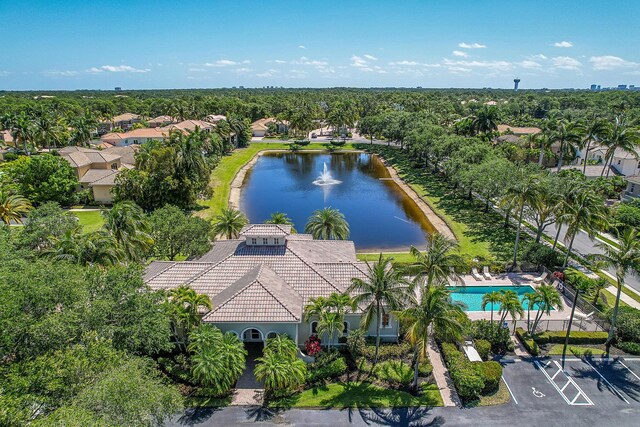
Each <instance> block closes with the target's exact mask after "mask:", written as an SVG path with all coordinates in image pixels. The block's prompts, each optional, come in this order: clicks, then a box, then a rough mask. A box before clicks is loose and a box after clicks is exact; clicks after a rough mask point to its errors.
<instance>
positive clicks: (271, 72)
mask: <svg viewBox="0 0 640 427" xmlns="http://www.w3.org/2000/svg"><path fill="white" fill-rule="evenodd" d="M277 74H280V71H279V70H276V69H275V68H271V69H268V70H267V71H265V72H262V73H258V74H256V76H257V77H273V76H275V75H277Z"/></svg>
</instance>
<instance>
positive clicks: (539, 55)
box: [530, 53, 547, 60]
mask: <svg viewBox="0 0 640 427" xmlns="http://www.w3.org/2000/svg"><path fill="white" fill-rule="evenodd" d="M530 59H531V60H535V59H542V60H545V59H547V57H546V56H544V55H543V54H542V53H539V54H537V55H533V56H531V58H530Z"/></svg>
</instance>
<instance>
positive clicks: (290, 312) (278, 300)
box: [238, 264, 302, 319]
mask: <svg viewBox="0 0 640 427" xmlns="http://www.w3.org/2000/svg"><path fill="white" fill-rule="evenodd" d="M263 265H264V264H263ZM270 270H271V269H270ZM271 271H273V270H271ZM274 273H275V275H276V276H278V273H276V272H275V271H274ZM278 277H279V278H280V280H282V282H283V283H284V284H285V285H287V287H289V288H291V290H292V291H293V292H295V293H296V294H297V295H298V296H299V297H300V298H302V296H301V295H300V294H298V292H296V290H295V289H293V287H292V286H291V285H289V284H288V283H287V282H286V281H285V280H284V279H283V278H282V277H280V276H278ZM256 282H257V283H258V284H259V285H260V286H261V287H262V289H264V290H265V291H266V292H267V293H268V294H269V295H271V297H272V298H273V299H274V300H276V301H277V303H278V304H280V305H281V306H282V307H283V308H284V309H285V310H287V312H288V313H289V314H290V315H292V316H293V317H294V318H296V319H298V318H299V317H298V316H297V315H296V314H295V313H294V312H292V311H291V310H290V309H289V307H287V306H286V305H284V304H283V303H282V301H280V298H278V297H277V296H275V295H274V294H273V292H271V291H270V290H269V288H268V287H267V286H265V285H264V283H262V282H261V281H260V276H258V278H257V279H256V281H255V282H253V283H256ZM253 283H252V284H253ZM247 287H248V286H247ZM245 289H246V288H245ZM238 293H239V292H238Z"/></svg>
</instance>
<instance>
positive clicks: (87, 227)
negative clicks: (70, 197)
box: [71, 211, 104, 233]
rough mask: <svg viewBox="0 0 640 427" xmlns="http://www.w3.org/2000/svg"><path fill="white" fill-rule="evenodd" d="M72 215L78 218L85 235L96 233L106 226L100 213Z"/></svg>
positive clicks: (75, 212) (88, 212)
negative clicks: (103, 225)
mask: <svg viewBox="0 0 640 427" xmlns="http://www.w3.org/2000/svg"><path fill="white" fill-rule="evenodd" d="M71 213H72V214H73V215H75V216H77V217H78V223H79V224H80V225H81V226H82V230H83V231H84V232H85V233H89V232H91V231H96V230H98V229H99V228H100V227H102V224H104V220H103V219H102V215H100V211H73V212H71Z"/></svg>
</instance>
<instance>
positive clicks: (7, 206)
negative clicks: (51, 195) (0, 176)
mask: <svg viewBox="0 0 640 427" xmlns="http://www.w3.org/2000/svg"><path fill="white" fill-rule="evenodd" d="M30 209H31V203H30V202H29V200H27V199H25V198H24V197H22V196H20V195H18V194H9V192H8V191H5V190H0V220H2V222H4V223H5V224H9V223H10V222H11V221H15V222H17V223H18V224H22V216H23V215H24V214H26V213H27V212H29V210H30Z"/></svg>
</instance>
